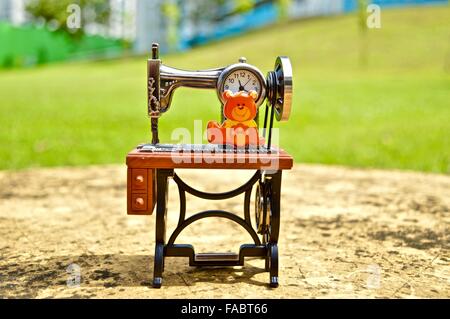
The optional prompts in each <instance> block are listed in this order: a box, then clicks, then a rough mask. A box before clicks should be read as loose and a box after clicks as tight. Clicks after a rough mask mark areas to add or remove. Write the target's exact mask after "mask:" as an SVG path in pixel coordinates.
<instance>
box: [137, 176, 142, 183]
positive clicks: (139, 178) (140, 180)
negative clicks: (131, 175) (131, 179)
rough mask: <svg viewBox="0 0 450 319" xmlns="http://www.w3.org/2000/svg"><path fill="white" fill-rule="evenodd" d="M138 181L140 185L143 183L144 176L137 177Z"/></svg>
mask: <svg viewBox="0 0 450 319" xmlns="http://www.w3.org/2000/svg"><path fill="white" fill-rule="evenodd" d="M136 181H137V182H139V183H143V182H144V176H142V175H138V176H136Z"/></svg>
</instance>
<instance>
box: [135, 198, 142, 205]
mask: <svg viewBox="0 0 450 319" xmlns="http://www.w3.org/2000/svg"><path fill="white" fill-rule="evenodd" d="M136 204H137V205H139V206H143V205H144V199H143V198H142V197H138V198H136Z"/></svg>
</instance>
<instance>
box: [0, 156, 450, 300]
mask: <svg viewBox="0 0 450 319" xmlns="http://www.w3.org/2000/svg"><path fill="white" fill-rule="evenodd" d="M250 174H251V173H250V172H243V171H241V172H237V173H235V174H233V178H232V179H231V178H230V175H229V172H224V171H208V173H207V174H205V172H203V173H199V172H196V171H189V170H185V171H179V175H180V176H181V177H182V178H183V179H185V180H186V181H187V182H189V183H191V184H192V185H193V186H195V187H197V188H199V189H203V190H208V191H211V192H213V191H224V190H226V189H231V188H232V187H233V186H237V185H238V184H239V183H240V182H243V181H245V180H246V179H247V177H249V176H250ZM218 180H221V181H222V183H217V181H218ZM170 193H171V195H170V197H169V203H170V204H169V214H168V221H169V225H171V226H172V227H173V226H174V225H175V223H176V221H177V217H178V216H177V213H178V202H177V192H176V187H175V184H174V183H173V182H171V188H170ZM125 194H126V168H125V166H123V165H116V166H106V167H105V166H102V167H88V168H56V169H33V170H27V171H21V172H8V171H6V172H0V236H1V237H0V238H1V241H0V297H3V298H18V297H19V298H20V297H26V298H54V297H72V298H73V297H75V298H92V297H94V298H112V297H114V298H130V297H137V298H169V297H170V298H205V297H208V298H311V297H332V298H334V297H336V298H346V297H350V298H354V297H357V298H364V297H369V298H372V297H381V298H391V297H395V298H409V297H427V298H428V297H438V298H449V297H450V252H449V248H450V240H449V239H450V238H449V228H450V212H449V207H450V176H442V175H434V174H421V173H409V172H398V171H381V170H358V169H349V168H341V167H332V166H319V165H295V169H293V170H292V171H286V172H285V174H284V175H283V187H282V216H281V217H282V218H281V220H282V224H281V238H280V242H279V249H280V254H281V256H280V258H281V264H280V286H279V287H278V288H277V289H271V288H269V287H268V286H267V283H268V280H269V275H268V273H266V272H264V270H263V267H264V262H263V261H262V260H260V259H247V260H246V264H245V266H244V267H234V268H233V267H232V268H212V269H211V268H194V267H189V266H188V261H187V259H186V258H168V259H167V262H166V269H165V273H164V280H163V287H162V288H161V289H159V290H158V289H153V288H151V280H152V271H153V257H152V256H153V253H154V252H153V249H154V246H153V242H154V224H155V216H154V215H153V216H127V215H126V195H125ZM187 200H188V204H187V211H188V212H191V213H193V212H197V211H200V210H205V209H211V208H212V207H216V208H219V209H226V210H230V211H232V212H236V213H239V214H242V206H241V204H240V203H241V202H240V201H243V198H242V197H240V198H237V199H236V200H228V201H225V202H211V201H205V200H201V199H195V198H193V197H190V195H188V196H187ZM188 216H189V214H188ZM177 242H178V243H192V244H194V246H195V248H196V251H197V252H208V251H211V249H210V248H208V247H209V245H211V244H215V245H218V246H220V249H219V251H235V252H237V250H238V248H239V245H240V244H241V243H250V242H251V238H250V236H248V235H247V234H244V233H243V232H241V230H240V228H239V226H237V225H235V224H233V223H232V222H230V221H228V220H224V219H207V220H201V221H199V222H198V223H196V224H194V225H191V226H190V227H189V228H188V229H186V230H185V232H183V233H182V234H181V235H180V237H179V238H178V239H177ZM78 274H79V276H78Z"/></svg>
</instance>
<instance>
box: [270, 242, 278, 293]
mask: <svg viewBox="0 0 450 319" xmlns="http://www.w3.org/2000/svg"><path fill="white" fill-rule="evenodd" d="M269 254H270V287H273V288H276V287H278V246H277V244H275V243H272V244H270V246H269Z"/></svg>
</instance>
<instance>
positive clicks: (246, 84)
mask: <svg viewBox="0 0 450 319" xmlns="http://www.w3.org/2000/svg"><path fill="white" fill-rule="evenodd" d="M250 80H251V79H248V81H247V82H246V83H245V84H244V86H243V87H245V86H246V85H247V84H248V82H250ZM239 83H241V82H239Z"/></svg>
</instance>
